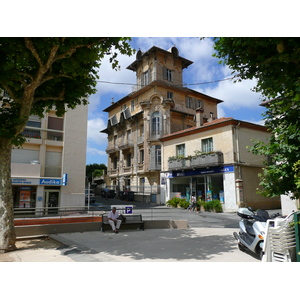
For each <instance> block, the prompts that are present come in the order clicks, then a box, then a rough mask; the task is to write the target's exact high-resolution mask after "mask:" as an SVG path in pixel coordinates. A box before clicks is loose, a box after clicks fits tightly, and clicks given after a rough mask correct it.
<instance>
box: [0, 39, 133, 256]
mask: <svg viewBox="0 0 300 300" xmlns="http://www.w3.org/2000/svg"><path fill="white" fill-rule="evenodd" d="M129 40H130V38H119V37H99V38H97V37H92V38H89V37H85V38H80V37H76V38H59V37H54V38H51V37H47V38H26V37H25V38H6V37H4V38H0V66H1V68H0V251H8V250H13V249H14V248H15V233H14V225H13V197H12V185H11V173H10V162H11V149H12V146H13V145H17V146H20V145H21V144H22V143H23V142H24V141H25V139H24V138H23V137H22V132H23V131H24V128H25V126H26V123H27V121H28V119H29V117H30V115H39V116H40V117H42V116H43V114H44V112H45V111H47V110H50V109H52V108H55V110H56V113H57V115H58V116H60V115H62V114H64V113H65V111H66V110H68V109H74V108H75V107H76V106H77V105H79V104H84V105H86V104H87V103H88V97H89V95H91V94H93V93H95V92H96V90H95V87H96V81H97V79H98V75H97V74H98V69H99V67H100V65H101V60H102V59H103V57H104V56H105V55H107V54H109V53H111V54H110V62H111V65H112V67H113V68H115V69H116V68H117V67H118V60H117V53H121V54H126V55H131V54H132V53H133V50H132V49H131V47H130V45H129V44H128V41H129ZM4 91H5V93H7V95H8V97H6V96H7V95H6V94H5V95H4V96H5V97H3V92H4ZM1 95H2V96H1Z"/></svg>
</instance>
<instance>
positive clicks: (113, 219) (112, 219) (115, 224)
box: [107, 207, 122, 233]
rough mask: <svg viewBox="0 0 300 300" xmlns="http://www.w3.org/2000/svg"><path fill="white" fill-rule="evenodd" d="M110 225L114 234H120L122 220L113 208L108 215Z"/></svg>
mask: <svg viewBox="0 0 300 300" xmlns="http://www.w3.org/2000/svg"><path fill="white" fill-rule="evenodd" d="M107 217H108V223H109V224H110V226H111V228H112V230H113V232H114V233H118V232H119V229H120V226H121V223H122V220H120V215H119V214H118V212H117V208H116V207H113V208H112V210H111V211H110V212H109V213H108V216H107Z"/></svg>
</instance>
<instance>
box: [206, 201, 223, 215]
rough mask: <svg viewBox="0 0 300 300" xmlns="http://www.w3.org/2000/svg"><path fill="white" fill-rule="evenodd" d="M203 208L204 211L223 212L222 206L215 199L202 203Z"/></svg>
mask: <svg viewBox="0 0 300 300" xmlns="http://www.w3.org/2000/svg"><path fill="white" fill-rule="evenodd" d="M203 207H204V210H205V211H215V212H222V211H223V207H222V204H221V202H220V200H217V199H216V200H212V201H208V202H204V203H203Z"/></svg>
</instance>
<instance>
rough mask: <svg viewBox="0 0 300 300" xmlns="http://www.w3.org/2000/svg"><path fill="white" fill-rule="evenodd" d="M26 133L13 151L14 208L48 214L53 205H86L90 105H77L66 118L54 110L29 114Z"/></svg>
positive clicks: (68, 206)
mask: <svg viewBox="0 0 300 300" xmlns="http://www.w3.org/2000/svg"><path fill="white" fill-rule="evenodd" d="M23 135H24V136H25V137H26V142H25V143H24V144H23V145H22V148H14V149H13V150H12V160H11V176H12V185H13V198H14V207H15V209H16V210H18V209H23V208H35V209H36V210H37V211H43V213H44V214H48V212H49V211H50V210H51V208H52V207H55V208H57V207H61V208H62V207H67V208H71V207H83V206H84V205H85V199H84V190H85V166H86V138H87V106H77V107H76V109H74V110H69V111H67V112H66V114H65V115H64V116H63V117H57V116H56V114H55V111H54V110H52V111H50V112H48V113H46V114H45V117H44V118H42V119H40V118H39V117H38V116H30V118H29V121H28V122H27V125H26V128H25V130H24V132H23ZM53 210H55V209H52V211H53Z"/></svg>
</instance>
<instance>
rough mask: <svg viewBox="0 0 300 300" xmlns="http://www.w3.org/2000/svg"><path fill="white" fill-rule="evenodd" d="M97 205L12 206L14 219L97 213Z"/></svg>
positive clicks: (93, 214) (94, 214)
mask: <svg viewBox="0 0 300 300" xmlns="http://www.w3.org/2000/svg"><path fill="white" fill-rule="evenodd" d="M99 210H100V209H99V208H97V207H92V206H90V207H88V206H81V207H76V206H75V207H33V208H14V218H15V219H27V218H35V219H36V218H37V219H38V218H48V217H61V218H62V217H72V216H73V217H77V216H78V215H89V216H96V215H99Z"/></svg>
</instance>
